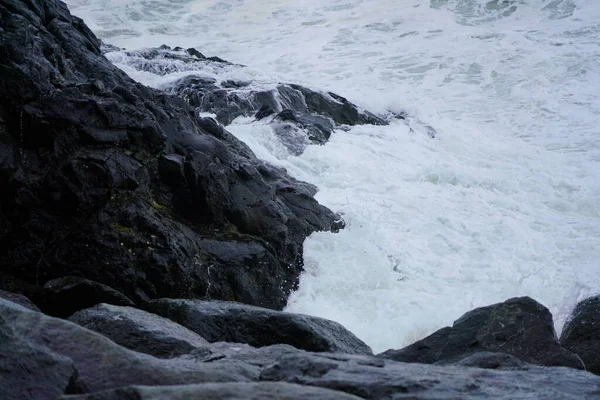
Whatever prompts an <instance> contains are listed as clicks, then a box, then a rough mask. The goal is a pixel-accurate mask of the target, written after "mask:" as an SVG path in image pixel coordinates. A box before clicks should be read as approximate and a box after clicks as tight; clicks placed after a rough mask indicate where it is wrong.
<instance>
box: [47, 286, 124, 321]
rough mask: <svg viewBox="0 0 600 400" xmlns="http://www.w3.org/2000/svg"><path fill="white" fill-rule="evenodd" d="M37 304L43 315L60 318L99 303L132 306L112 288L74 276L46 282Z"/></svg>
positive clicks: (122, 295)
mask: <svg viewBox="0 0 600 400" xmlns="http://www.w3.org/2000/svg"><path fill="white" fill-rule="evenodd" d="M39 303H40V306H41V307H42V311H44V313H46V314H48V315H52V316H54V317H61V318H66V317H68V316H69V315H71V314H73V313H74V312H76V311H79V310H83V309H84V308H88V307H92V306H94V305H96V304H100V303H109V304H115V305H120V306H132V305H133V302H132V301H131V300H130V299H128V298H127V296H125V295H124V294H122V293H119V292H117V291H116V290H114V289H113V288H111V287H109V286H107V285H103V284H101V283H98V282H94V281H91V280H89V279H83V278H79V277H75V276H64V277H62V278H56V279H53V280H51V281H48V282H46V284H45V285H44V289H43V292H42V298H41V300H40V302H39Z"/></svg>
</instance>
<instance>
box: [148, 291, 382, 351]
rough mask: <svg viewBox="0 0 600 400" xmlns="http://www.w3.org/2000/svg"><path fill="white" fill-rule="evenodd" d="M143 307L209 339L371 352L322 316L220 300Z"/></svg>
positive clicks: (159, 302) (154, 303) (162, 302)
mask: <svg viewBox="0 0 600 400" xmlns="http://www.w3.org/2000/svg"><path fill="white" fill-rule="evenodd" d="M146 307H147V309H148V310H149V311H150V312H153V313H156V314H158V315H162V316H163V317H166V318H169V319H171V320H173V321H175V322H177V323H179V324H181V325H183V326H185V327H187V328H189V329H190V330H192V331H194V332H196V333H197V334H199V335H200V336H202V337H203V338H205V339H206V340H208V341H209V342H217V341H219V342H222V341H224V342H236V343H247V344H249V345H251V346H255V347H262V346H268V345H273V344H289V345H291V346H294V347H296V348H298V349H303V350H308V351H328V352H343V353H350V354H372V353H371V349H370V348H369V346H367V345H366V344H365V343H364V342H362V341H361V340H360V339H358V338H357V337H356V336H355V335H354V334H352V333H351V332H349V331H348V330H347V329H346V328H344V327H343V326H342V325H340V324H338V323H337V322H333V321H330V320H327V319H323V318H318V317H311V316H308V315H301V314H292V313H286V312H281V311H273V310H268V309H264V308H259V307H254V306H249V305H245V304H240V303H234V302H224V301H200V300H175V299H160V300H153V301H150V302H149V303H148V304H147V305H146Z"/></svg>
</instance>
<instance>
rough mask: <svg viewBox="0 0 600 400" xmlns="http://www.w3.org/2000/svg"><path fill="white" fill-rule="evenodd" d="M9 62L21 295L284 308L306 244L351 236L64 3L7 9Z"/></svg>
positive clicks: (0, 33)
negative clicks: (113, 57) (46, 288)
mask: <svg viewBox="0 0 600 400" xmlns="http://www.w3.org/2000/svg"><path fill="white" fill-rule="evenodd" d="M0 59H1V60H2V62H1V63H0V187H1V188H2V190H1V191H0V274H1V277H2V281H3V282H9V281H10V282H16V283H15V284H14V285H12V284H11V285H12V286H11V288H10V289H11V290H12V291H17V292H20V293H23V294H25V295H27V296H29V297H31V298H34V296H33V295H34V294H36V293H35V292H36V288H39V287H41V286H43V285H44V284H45V283H46V282H48V281H50V280H53V279H55V278H61V277H64V276H70V275H72V276H79V277H82V278H85V279H89V280H92V281H95V282H98V283H101V284H105V285H108V286H110V287H112V288H113V289H115V290H116V291H118V292H121V293H123V294H124V295H125V296H127V297H128V298H130V299H131V300H133V301H134V302H136V303H139V302H142V301H145V300H148V299H151V298H160V297H200V298H211V299H227V300H230V299H235V300H238V301H241V302H245V303H249V304H255V305H260V306H263V307H268V308H274V309H281V308H283V307H284V306H285V304H286V300H287V297H288V295H289V293H290V292H291V291H292V290H294V289H295V288H296V287H297V284H298V276H299V274H300V272H301V271H302V267H303V258H302V251H303V247H302V244H303V241H304V239H305V238H306V237H307V236H308V235H310V234H311V233H312V232H314V231H317V230H330V229H332V228H334V229H338V228H339V227H340V223H339V222H338V216H337V215H335V214H334V213H332V212H331V211H330V210H328V209H327V208H325V207H323V206H321V205H319V204H318V203H317V202H316V200H315V199H314V198H313V196H314V194H315V193H316V188H315V187H314V186H312V185H309V184H305V183H302V182H299V181H297V180H295V179H293V178H291V177H290V176H289V175H288V174H287V173H286V171H285V170H283V169H281V168H275V167H273V166H271V165H268V164H265V163H264V162H262V161H260V160H258V159H257V158H256V157H255V155H254V154H253V153H252V152H251V150H250V149H249V148H248V147H247V146H246V145H245V144H243V143H242V142H240V141H239V140H237V139H236V138H235V137H234V136H233V135H231V134H230V133H229V132H227V131H226V130H225V129H223V127H222V126H220V125H219V124H217V123H216V122H215V121H214V120H212V119H210V118H199V117H198V116H197V112H196V111H195V110H194V108H192V107H190V106H189V105H188V104H187V103H186V102H185V101H184V100H183V99H181V98H178V97H176V96H171V95H167V94H164V93H162V92H159V91H157V90H154V89H150V88H148V87H145V86H143V85H141V84H138V83H136V82H134V81H133V80H132V79H130V78H129V77H128V76H127V75H126V74H125V73H124V72H123V71H121V70H119V69H118V68H116V67H115V66H114V65H113V64H111V63H110V62H109V61H108V60H107V59H106V58H105V56H104V55H103V54H102V50H101V44H100V41H99V40H98V39H97V38H96V37H95V36H94V34H93V33H92V32H91V31H90V30H89V29H88V27H87V26H86V25H85V24H84V23H83V21H82V20H81V19H79V18H76V17H73V16H71V15H70V13H69V10H68V9H67V7H66V5H65V4H64V3H62V2H60V1H58V0H3V1H2V2H1V3H0ZM211 62H212V61H211Z"/></svg>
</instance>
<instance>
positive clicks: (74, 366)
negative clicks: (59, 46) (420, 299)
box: [0, 299, 600, 400]
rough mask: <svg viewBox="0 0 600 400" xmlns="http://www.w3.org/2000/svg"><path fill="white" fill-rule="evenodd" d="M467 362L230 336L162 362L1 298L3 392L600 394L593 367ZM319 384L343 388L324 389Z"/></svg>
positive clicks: (107, 395)
mask: <svg viewBox="0 0 600 400" xmlns="http://www.w3.org/2000/svg"><path fill="white" fill-rule="evenodd" d="M111 307H112V306H111ZM487 355H489V354H487ZM493 355H494V354H492V356H493ZM496 355H501V354H496ZM474 356H486V354H483V353H479V354H475V355H474ZM504 356H505V355H504ZM471 359H473V356H472V357H471ZM463 363H465V364H466V365H470V364H472V362H467V360H463V361H461V362H459V363H457V364H455V365H449V366H439V365H426V364H406V363H400V362H396V361H393V360H389V359H383V358H379V357H373V356H364V355H349V354H340V353H308V352H306V351H303V350H299V349H296V348H294V347H292V346H289V345H282V344H278V345H273V346H266V347H261V348H253V347H251V346H249V345H247V344H239V343H223V342H221V343H211V344H207V345H204V346H201V347H197V348H195V349H194V350H192V351H191V352H190V353H189V354H186V355H184V356H181V357H178V358H172V359H158V358H155V357H152V356H149V355H146V354H141V353H137V352H134V351H131V350H127V349H125V348H123V347H121V346H119V345H117V344H115V343H114V342H112V341H110V340H109V339H107V338H106V337H103V336H101V335H99V334H97V333H95V332H92V331H89V330H87V329H85V328H82V327H80V326H78V325H75V324H73V323H71V322H69V321H65V320H61V319H57V318H53V317H49V316H46V315H44V314H41V313H39V312H34V311H31V310H28V309H26V308H24V307H21V306H19V305H17V304H15V303H12V302H9V301H7V300H2V299H0V385H1V387H2V389H3V391H2V398H15V399H54V398H57V397H59V396H60V395H61V394H63V393H64V394H75V393H78V394H86V393H94V396H88V397H85V396H81V398H90V399H126V400H130V399H140V398H141V399H146V398H149V399H153V398H156V399H159V398H160V399H183V398H186V399H188V398H194V399H212V398H232V399H235V398H285V397H284V396H286V395H287V396H290V397H289V398H345V397H344V396H345V395H344V393H347V394H350V395H355V396H359V397H361V398H366V399H401V398H410V399H438V400H439V399H448V400H450V399H458V398H460V399H482V398H494V399H496V398H498V399H525V398H527V399H557V400H559V399H560V400H563V399H596V398H598V397H599V396H600V377H598V376H596V375H593V374H590V373H588V372H585V371H577V370H574V369H569V368H561V367H551V368H550V367H539V366H535V365H530V364H524V363H523V364H524V365H522V366H520V367H517V368H512V367H511V368H509V369H512V370H493V369H494V368H495V367H494V366H489V364H488V366H487V368H492V369H481V368H471V367H466V366H464V365H463ZM476 364H480V362H476ZM505 364H506V363H505ZM236 381H237V382H258V381H263V382H269V381H273V382H275V381H280V382H289V383H293V384H297V385H301V386H302V387H296V386H294V387H292V386H288V385H285V384H275V385H272V384H271V385H270V384H249V383H244V384H240V385H238V384H230V383H231V382H236ZM223 383H226V384H223ZM196 384H202V385H196ZM204 384H208V385H204ZM132 385H146V386H153V387H147V388H140V387H131V386H132ZM162 386H164V387H163V388H160V387H162ZM310 387H313V388H314V389H311V388H310ZM317 388H326V389H330V390H333V391H337V393H331V392H327V391H323V392H317V391H316V390H317ZM113 389H118V390H113ZM236 396H238V397H236ZM239 396H241V397H239ZM252 396H254V397H252ZM269 396H270V397H269ZM331 396H338V397H331ZM63 398H65V399H66V398H70V397H67V396H65V397H63ZM75 398H77V397H75Z"/></svg>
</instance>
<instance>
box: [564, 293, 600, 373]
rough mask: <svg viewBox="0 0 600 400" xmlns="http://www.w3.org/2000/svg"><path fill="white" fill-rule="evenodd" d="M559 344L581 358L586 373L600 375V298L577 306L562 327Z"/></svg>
mask: <svg viewBox="0 0 600 400" xmlns="http://www.w3.org/2000/svg"><path fill="white" fill-rule="evenodd" d="M560 344H561V345H562V346H563V347H564V348H566V349H569V350H571V351H572V352H573V353H575V354H577V355H578V356H579V357H581V359H582V360H583V363H584V364H585V367H586V369H587V370H588V371H590V372H592V373H594V374H597V375H600V296H595V297H590V298H588V299H585V300H583V301H582V302H580V303H579V304H577V307H575V310H573V313H572V314H571V317H570V318H569V320H568V321H567V323H566V324H565V326H564V327H563V331H562V334H561V335H560Z"/></svg>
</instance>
